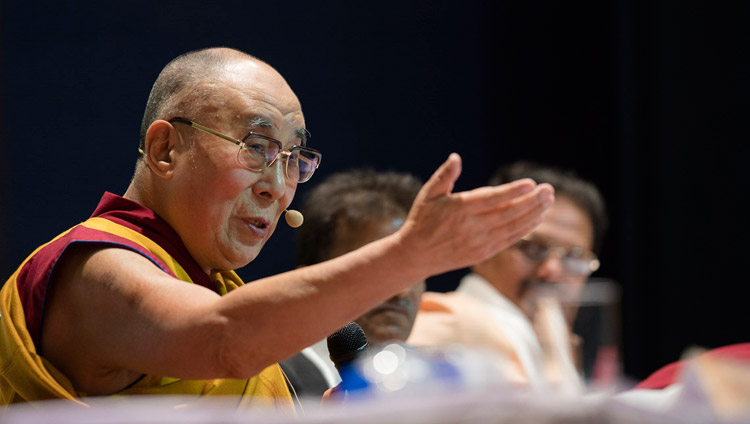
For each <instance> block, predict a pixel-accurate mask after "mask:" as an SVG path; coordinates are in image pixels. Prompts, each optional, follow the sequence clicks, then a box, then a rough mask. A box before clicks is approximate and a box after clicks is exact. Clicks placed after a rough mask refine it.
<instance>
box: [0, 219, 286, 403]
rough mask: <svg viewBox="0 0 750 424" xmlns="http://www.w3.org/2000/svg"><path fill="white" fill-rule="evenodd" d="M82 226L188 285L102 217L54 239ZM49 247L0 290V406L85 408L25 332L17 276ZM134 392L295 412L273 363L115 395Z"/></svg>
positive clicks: (220, 281)
mask: <svg viewBox="0 0 750 424" xmlns="http://www.w3.org/2000/svg"><path fill="white" fill-rule="evenodd" d="M81 226H82V227H85V228H86V229H90V230H97V231H101V232H103V233H107V234H111V235H113V236H117V237H121V238H124V239H127V240H129V241H132V242H134V243H136V244H138V245H140V246H141V247H143V248H144V249H145V250H146V251H147V252H148V253H149V254H151V255H153V257H155V258H158V260H160V261H161V262H162V263H163V264H165V265H166V266H167V267H169V269H170V270H171V272H172V273H173V274H174V275H175V276H177V278H179V279H180V280H183V281H185V282H188V283H192V282H193V281H192V279H191V278H190V276H189V275H188V273H187V272H186V271H185V270H184V269H183V268H182V266H180V264H179V263H178V262H177V261H176V260H175V259H174V258H173V257H172V256H170V255H169V254H168V253H167V252H166V251H165V250H164V249H163V248H162V247H161V246H159V245H158V244H156V243H155V242H154V241H152V240H151V239H149V238H147V237H146V236H144V235H143V234H140V233H139V232H137V231H134V230H133V229H130V228H128V227H125V226H123V225H120V224H117V223H115V222H112V221H109V220H107V219H104V218H100V217H94V218H90V219H89V220H87V221H86V222H84V223H82V224H79V225H78V226H76V227H73V228H72V229H70V230H68V231H66V232H64V233H62V234H61V235H59V236H58V237H56V238H55V239H53V241H55V240H57V239H59V238H61V237H71V236H70V234H69V233H71V232H72V231H74V230H75V229H76V228H78V227H81ZM72 237H73V238H74V237H75V236H72ZM53 241H51V242H50V243H52V242H53ZM50 243H47V244H45V245H43V246H41V247H39V248H38V249H37V250H35V251H34V253H32V254H31V255H30V256H29V257H28V258H27V259H26V260H25V261H24V263H23V264H22V265H21V266H20V267H19V268H18V270H17V271H16V272H15V273H14V274H13V275H12V276H11V277H10V279H8V281H7V282H6V283H5V285H4V287H3V288H2V290H0V405H8V404H10V403H16V402H31V401H37V400H46V399H67V400H70V401H71V402H74V403H77V404H80V405H82V406H85V405H86V403H85V397H84V398H82V396H85V395H84V394H82V393H78V392H76V391H75V389H74V388H73V385H72V384H71V383H70V381H69V380H68V379H67V378H66V377H65V376H64V375H63V374H62V373H60V372H59V371H57V370H56V369H55V367H54V366H52V364H50V363H49V362H48V361H47V360H46V359H45V358H44V357H42V356H40V355H38V354H37V348H36V346H35V344H34V341H33V337H32V335H31V334H30V332H29V330H28V329H27V328H26V317H25V314H24V309H23V303H22V301H21V298H20V296H19V291H18V285H17V278H18V276H19V273H20V272H21V269H22V268H23V267H24V264H26V263H27V262H28V261H29V260H30V259H31V258H33V257H34V255H35V254H37V253H38V252H39V251H40V250H41V249H43V248H44V247H45V246H47V245H49V244H50ZM60 254H62V251H61V252H60ZM211 279H212V280H213V281H214V282H215V283H216V285H217V290H216V291H217V292H218V293H219V294H221V295H224V294H226V293H227V292H229V291H232V290H234V289H236V288H238V287H240V286H242V285H244V283H243V282H242V280H241V279H240V278H239V276H238V275H237V274H236V273H235V272H234V271H226V272H221V273H217V274H215V275H212V276H211ZM135 394H162V395H227V396H236V397H237V400H238V403H237V405H238V407H250V406H260V405H263V406H274V407H275V408H276V409H277V410H285V411H293V410H294V404H293V403H292V398H291V395H290V393H289V390H288V388H287V385H286V380H285V377H284V375H283V373H282V371H281V368H280V367H279V365H278V364H273V365H271V366H269V367H267V368H266V369H264V370H263V371H262V372H261V373H260V374H258V375H257V376H255V377H252V378H250V379H249V380H237V379H213V380H181V379H176V378H170V377H164V376H152V375H145V376H143V377H142V378H141V379H140V380H139V381H138V382H136V383H135V384H134V385H132V386H131V387H128V388H127V389H125V390H122V391H121V392H119V393H117V395H135Z"/></svg>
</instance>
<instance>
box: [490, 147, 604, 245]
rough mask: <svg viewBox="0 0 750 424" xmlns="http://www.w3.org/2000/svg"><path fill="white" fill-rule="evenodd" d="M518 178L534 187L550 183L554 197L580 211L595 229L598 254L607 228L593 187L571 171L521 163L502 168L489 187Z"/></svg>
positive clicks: (496, 173) (594, 240) (493, 177)
mask: <svg viewBox="0 0 750 424" xmlns="http://www.w3.org/2000/svg"><path fill="white" fill-rule="evenodd" d="M521 178H531V179H533V180H534V181H536V182H537V183H549V184H551V185H552V186H553V187H554V188H555V196H556V197H566V198H568V199H570V200H572V201H573V202H574V203H575V204H576V205H578V206H579V207H580V208H581V209H583V210H584V211H585V212H586V213H587V214H588V215H589V217H590V218H591V223H592V224H593V226H594V234H593V236H594V239H593V240H592V242H593V249H594V252H596V253H599V251H600V249H601V246H602V242H603V240H604V235H605V233H606V232H607V227H608V226H609V219H608V218H607V210H606V206H605V204H604V198H602V195H601V193H599V190H598V189H597V188H596V186H595V185H594V184H592V183H591V182H589V181H586V180H584V179H582V178H580V177H578V176H577V175H576V174H575V173H574V172H573V171H564V170H561V169H559V168H556V167H551V166H543V165H539V164H536V163H532V162H526V161H520V162H515V163H512V164H510V165H506V166H503V167H501V168H499V169H498V170H497V171H495V174H494V175H493V176H492V178H490V181H489V184H490V185H500V184H505V183H508V182H511V181H515V180H518V179H521Z"/></svg>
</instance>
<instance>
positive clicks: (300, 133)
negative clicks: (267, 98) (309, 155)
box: [247, 115, 310, 146]
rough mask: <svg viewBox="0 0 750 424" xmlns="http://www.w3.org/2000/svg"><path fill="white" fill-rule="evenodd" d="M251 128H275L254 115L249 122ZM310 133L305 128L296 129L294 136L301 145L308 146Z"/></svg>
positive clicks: (270, 123) (266, 120) (269, 122)
mask: <svg viewBox="0 0 750 424" xmlns="http://www.w3.org/2000/svg"><path fill="white" fill-rule="evenodd" d="M247 123H248V125H249V126H250V128H273V123H272V122H271V121H270V120H268V119H266V118H264V117H263V116H260V115H254V116H252V117H251V118H250V119H248V121H247ZM309 134H310V133H309V132H308V131H307V130H306V129H305V128H295V129H294V135H295V136H297V138H299V139H300V140H301V145H302V146H305V145H306V144H307V138H308V136H309Z"/></svg>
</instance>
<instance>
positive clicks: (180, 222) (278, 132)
mask: <svg viewBox="0 0 750 424" xmlns="http://www.w3.org/2000/svg"><path fill="white" fill-rule="evenodd" d="M228 67H229V68H230V69H229V72H228V74H229V75H231V77H229V78H227V79H225V80H223V81H221V82H220V83H218V84H207V87H208V89H207V90H206V92H208V93H210V94H208V95H205V96H204V97H202V98H201V99H196V101H199V102H201V103H202V104H203V105H204V106H203V107H202V108H201V112H199V113H198V115H200V116H183V118H187V119H190V120H193V121H195V122H198V123H200V124H202V125H204V126H206V127H208V128H211V129H213V130H216V131H218V132H221V133H223V134H225V135H228V136H231V137H234V138H236V139H239V140H241V139H243V138H244V137H245V136H246V135H247V134H248V133H249V132H250V131H252V132H255V133H260V134H263V135H266V136H269V137H273V138H275V139H277V140H279V141H281V142H282V143H283V148H284V149H285V150H288V149H289V148H290V147H291V146H293V145H295V144H297V145H299V144H301V139H300V136H299V134H300V132H301V131H302V130H303V129H304V126H305V122H304V118H303V116H302V110H301V107H300V104H299V102H298V100H297V98H296V96H295V95H294V93H293V92H292V91H291V89H290V88H289V86H288V85H287V84H286V82H285V81H284V80H283V78H282V77H281V76H280V75H279V74H278V73H276V71H274V70H273V69H272V68H270V67H268V66H267V65H265V64H262V63H257V62H252V61H249V60H244V61H241V62H237V63H234V64H230V65H228ZM173 126H174V128H175V130H176V131H177V132H178V134H179V137H180V142H181V143H184V144H185V145H186V146H187V147H184V148H182V149H176V150H177V151H176V153H175V155H176V157H175V159H176V160H177V162H175V164H176V165H175V169H174V175H173V177H172V179H171V181H170V184H171V185H170V188H169V196H170V199H169V201H168V202H166V204H167V205H168V206H167V208H168V215H169V216H168V222H170V224H171V225H172V226H173V227H174V228H175V230H176V231H177V233H178V234H180V236H181V238H182V240H183V242H184V243H185V245H186V247H187V248H188V250H189V251H190V253H191V255H192V256H193V258H195V259H196V261H197V262H198V264H199V265H201V267H202V268H203V269H204V271H206V272H207V273H209V274H210V273H211V272H213V271H217V270H228V269H236V268H239V267H242V266H245V265H246V264H248V263H249V262H250V261H252V260H253V259H255V257H256V256H257V255H258V253H259V252H260V250H261V248H262V247H263V245H264V244H265V242H266V240H268V238H269V237H270V236H271V234H273V231H274V229H275V228H276V224H277V222H278V220H279V217H280V215H281V213H282V212H283V211H284V209H285V208H286V207H287V206H288V205H289V204H290V202H291V200H292V197H293V196H294V193H295V190H296V184H290V183H288V182H287V179H286V176H285V173H284V166H285V163H284V162H283V161H280V160H277V161H276V162H275V163H274V164H273V165H271V166H270V167H268V168H266V169H264V170H263V171H261V172H257V171H251V170H248V169H246V168H244V167H243V166H242V165H240V164H239V163H238V161H237V153H238V151H239V146H237V145H235V144H233V143H231V142H229V141H227V140H224V139H221V138H219V137H216V136H214V135H211V134H207V133H205V132H203V131H199V130H197V129H195V128H192V127H190V126H189V125H185V124H181V123H174V124H173Z"/></svg>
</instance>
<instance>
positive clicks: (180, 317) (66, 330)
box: [0, 48, 554, 410]
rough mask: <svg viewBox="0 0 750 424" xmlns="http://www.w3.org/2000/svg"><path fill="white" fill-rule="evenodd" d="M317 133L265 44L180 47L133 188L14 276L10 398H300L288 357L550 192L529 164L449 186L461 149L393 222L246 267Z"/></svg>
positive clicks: (164, 76) (6, 297)
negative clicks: (298, 257)
mask: <svg viewBox="0 0 750 424" xmlns="http://www.w3.org/2000/svg"><path fill="white" fill-rule="evenodd" d="M307 139H308V132H307V130H306V126H305V120H304V116H303V114H302V109H301V106H300V103H299V101H298V99H297V97H296V96H295V94H294V92H292V90H291V88H290V87H289V86H288V85H287V83H286V81H285V80H284V79H283V77H282V76H281V75H280V74H279V73H278V72H276V70H274V69H273V68H272V67H271V66H269V65H268V64H266V63H265V62H262V61H260V60H258V59H256V58H254V57H252V56H249V55H247V54H245V53H243V52H240V51H237V50H233V49H228V48H213V49H205V50H199V51H195V52H191V53H187V54H185V55H182V56H179V57H178V58H176V59H174V60H173V61H172V62H170V63H169V64H168V65H167V66H166V67H165V68H164V69H163V70H162V72H161V73H160V75H159V77H158V78H157V80H156V82H155V84H154V86H153V88H152V90H151V94H150V95H149V99H148V102H147V105H146V111H145V113H144V118H143V122H142V126H141V141H140V146H139V151H140V153H141V154H140V157H139V158H138V161H137V163H136V170H135V174H134V176H133V179H132V181H131V183H130V185H129V187H128V189H127V191H126V192H125V193H124V195H123V196H118V195H115V194H112V193H105V195H104V196H103V198H102V199H101V201H100V203H99V206H98V207H97V208H96V210H95V211H94V213H93V215H92V217H91V218H90V219H88V220H87V221H85V222H83V223H82V224H79V225H76V226H74V227H73V228H71V229H70V230H68V231H66V232H64V233H63V234H61V235H59V236H58V237H56V238H55V239H53V240H52V241H51V242H49V243H47V244H45V245H43V246H41V247H40V248H38V249H37V250H36V251H35V252H33V253H32V254H31V255H30V256H29V257H28V258H27V259H26V260H25V261H24V262H23V263H22V264H21V266H20V267H19V268H18V269H17V271H16V272H15V273H14V274H13V275H12V276H11V277H10V279H9V280H8V281H7V282H6V283H5V285H4V287H3V289H2V290H1V291H0V404H9V403H16V402H28V401H35V400H43V399H67V400H69V401H70V402H72V403H76V404H85V402H86V401H85V398H86V397H87V396H102V395H111V394H123V395H127V394H181V395H232V396H238V397H239V400H238V401H237V405H238V406H239V407H242V406H255V405H259V404H260V405H273V406H275V407H276V408H278V409H279V410H288V409H290V408H292V402H291V397H290V395H289V391H288V389H287V387H286V384H285V381H284V377H283V374H282V372H281V369H280V368H279V366H278V364H277V363H278V362H279V361H281V360H283V359H285V358H288V357H290V356H292V355H294V354H295V353H297V352H299V351H300V350H301V349H303V348H304V347H306V346H309V345H310V344H312V343H314V342H316V341H318V340H320V339H321V338H323V337H325V336H327V335H328V334H331V333H332V332H333V331H335V330H336V329H338V328H340V327H341V326H342V325H343V324H345V323H347V322H348V321H350V320H352V319H354V318H356V317H357V316H359V315H361V314H362V313H364V312H365V311H368V310H370V309H372V308H373V307H374V306H375V305H377V304H379V303H381V302H382V301H384V300H386V299H388V298H390V297H391V296H393V295H395V294H396V293H399V292H401V291H402V290H404V289H406V288H407V287H409V286H410V285H411V284H412V283H413V282H414V281H420V280H423V279H425V278H426V277H428V276H430V275H434V274H438V273H441V272H444V271H447V270H450V269H456V268H461V267H464V266H468V265H471V264H473V263H475V262H477V261H480V260H483V259H485V258H487V257H489V256H491V255H493V254H495V253H496V252H497V251H499V250H501V249H504V248H506V247H508V246H509V245H511V244H513V243H515V242H516V241H517V240H518V239H520V237H521V236H523V235H524V234H526V233H528V232H529V231H530V230H532V229H533V228H534V227H535V226H536V225H537V224H538V223H539V221H540V220H541V213H542V212H543V211H544V210H546V209H547V208H548V207H549V205H551V204H552V202H553V201H554V194H553V189H552V187H551V186H549V185H547V184H539V185H537V184H536V183H534V182H533V181H531V180H522V181H517V182H514V183H511V184H507V185H504V186H500V187H483V188H480V189H476V190H472V191H468V192H461V193H453V192H452V188H453V184H454V182H455V181H456V179H457V178H458V176H459V174H460V172H461V162H460V158H459V157H458V155H455V154H451V155H450V156H449V158H448V160H447V161H446V162H445V163H443V164H442V165H441V166H440V167H439V168H438V170H437V171H436V172H435V173H434V174H433V176H432V177H431V178H430V180H429V181H428V182H427V183H425V185H424V186H423V187H422V189H421V190H420V192H419V194H418V196H417V199H416V200H415V202H414V207H413V208H412V210H411V211H410V213H409V215H408V216H407V218H406V220H405V222H404V225H403V226H402V227H401V228H400V229H399V230H397V231H396V232H395V233H394V234H392V235H390V236H387V237H384V238H382V239H379V240H377V241H374V242H373V243H369V244H368V245H366V246H364V247H362V248H360V249H357V250H356V251H354V252H351V253H349V254H346V255H343V256H340V257H337V258H335V259H332V260H330V261H326V262H323V263H320V264H315V265H311V266H308V267H304V268H301V269H298V270H294V271H290V272H287V273H283V274H279V275H275V276H272V277H268V278H264V279H261V280H258V281H254V282H253V283H252V284H244V283H243V282H242V281H241V280H240V279H239V277H238V276H237V275H236V274H235V273H234V272H233V271H232V270H234V269H237V268H240V267H243V266H245V265H247V264H248V263H249V262H251V261H252V260H253V259H255V258H256V256H257V255H258V253H259V252H260V250H261V248H262V247H263V245H264V243H265V242H266V241H267V240H268V238H269V237H270V236H271V234H272V233H273V231H274V229H275V227H276V225H277V222H278V220H279V217H280V216H281V214H282V213H283V212H284V211H285V210H286V209H287V208H288V207H289V205H290V204H291V201H292V198H293V197H294V194H295V191H296V187H297V184H299V183H303V182H305V181H307V180H309V178H310V177H311V176H312V174H313V173H314V172H315V169H316V168H317V166H318V165H319V164H320V161H321V154H320V153H319V152H318V151H316V150H314V149H312V148H309V147H307V142H308V140H307ZM295 224H298V222H297V223H295ZM266 260H272V258H267V259H266ZM321 311H325V312H324V313H321ZM180 402H182V400H181V401H180Z"/></svg>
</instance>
